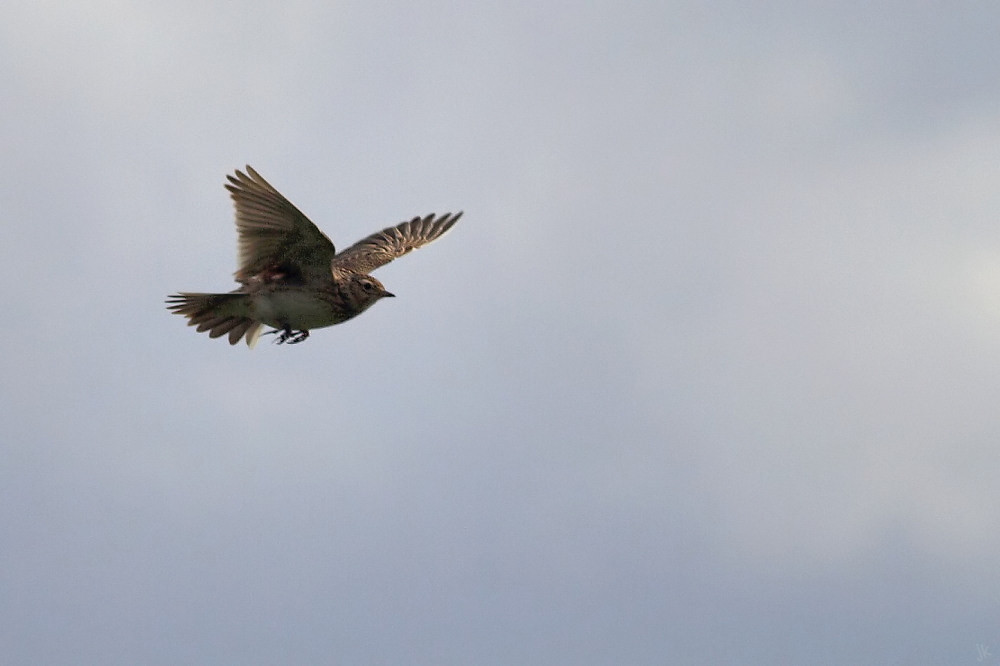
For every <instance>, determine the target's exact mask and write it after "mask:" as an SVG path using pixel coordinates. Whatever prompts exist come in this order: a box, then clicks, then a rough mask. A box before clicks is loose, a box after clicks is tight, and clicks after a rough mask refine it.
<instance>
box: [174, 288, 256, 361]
mask: <svg viewBox="0 0 1000 666" xmlns="http://www.w3.org/2000/svg"><path fill="white" fill-rule="evenodd" d="M167 309H168V310H170V311H171V312H173V313H174V314H179V315H184V316H185V317H187V318H188V326H197V327H198V332H199V333H201V332H203V331H208V337H210V338H217V337H219V336H222V335H225V334H227V333H228V334H229V344H231V345H235V344H236V343H237V342H239V341H240V338H242V337H243V336H244V335H245V336H246V340H247V346H248V347H250V348H251V349H253V347H254V345H256V344H257V338H259V337H260V329H261V327H262V326H263V324H262V323H261V322H259V321H257V320H256V319H253V318H252V317H251V316H250V298H249V296H247V294H238V293H235V294H193V293H187V292H181V293H179V294H174V295H172V296H170V297H168V298H167Z"/></svg>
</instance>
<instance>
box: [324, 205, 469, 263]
mask: <svg viewBox="0 0 1000 666" xmlns="http://www.w3.org/2000/svg"><path fill="white" fill-rule="evenodd" d="M461 217H462V213H461V212H459V213H456V214H455V215H452V214H451V213H446V214H444V215H442V216H441V217H438V218H435V216H434V214H431V215H428V216H426V217H423V218H421V217H415V218H413V219H412V220H410V221H408V222H403V223H401V224H397V225H396V226H394V227H387V228H385V229H383V230H382V231H379V232H377V233H374V234H372V235H371V236H368V237H367V238H364V239H362V240H360V241H358V242H357V243H355V244H354V245H352V246H351V247H349V248H347V249H346V250H343V251H342V252H340V254H338V255H336V256H335V257H334V259H333V267H334V269H338V268H339V269H342V270H345V271H349V272H355V273H371V272H372V271H373V270H375V269H376V268H379V267H380V266H384V265H386V264H387V263H389V262H390V261H392V260H393V259H397V258H399V257H402V256H403V255H404V254H407V253H408V252H412V251H413V250H416V249H417V248H419V247H423V246H424V245H427V244H428V243H431V242H433V241H435V240H437V239H438V238H441V236H443V235H444V234H445V233H446V232H447V231H448V230H449V229H451V228H452V227H453V226H454V225H455V223H456V222H458V220H459V218H461Z"/></svg>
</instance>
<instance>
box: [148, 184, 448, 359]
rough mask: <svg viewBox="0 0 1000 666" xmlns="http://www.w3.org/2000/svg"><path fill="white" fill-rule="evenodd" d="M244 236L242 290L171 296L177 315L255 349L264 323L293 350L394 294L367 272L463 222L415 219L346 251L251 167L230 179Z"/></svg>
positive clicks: (212, 333) (238, 275) (239, 272)
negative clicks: (293, 346) (314, 332)
mask: <svg viewBox="0 0 1000 666" xmlns="http://www.w3.org/2000/svg"><path fill="white" fill-rule="evenodd" d="M228 179H229V184H227V185H226V189H227V190H229V192H230V195H231V196H232V198H233V203H234V204H235V205H236V228H237V231H238V232H239V268H238V269H237V271H236V273H235V274H234V277H235V278H236V281H237V282H239V283H240V286H239V287H238V288H237V289H235V290H234V291H232V292H230V293H228V294H202V293H190V292H181V293H178V294H174V295H172V296H170V297H168V298H167V307H168V309H170V310H171V311H172V312H173V313H175V314H179V315H184V316H185V317H187V318H188V325H189V326H197V327H198V329H197V330H198V331H199V332H202V331H208V335H209V337H213V338H217V337H220V336H223V335H228V337H229V343H230V344H233V345H235V344H236V343H237V342H239V341H240V339H241V338H244V337H245V338H246V341H247V345H249V346H250V347H253V346H254V345H255V344H256V343H257V339H258V338H259V337H260V335H261V328H262V327H263V326H264V325H267V326H271V327H273V328H274V330H273V331H269V333H278V334H279V335H278V339H277V342H278V343H279V344H280V343H283V342H288V343H289V344H294V343H296V342H302V341H303V340H305V339H306V338H307V337H309V331H310V330H311V329H314V328H323V327H325V326H333V325H334V324H339V323H341V322H344V321H347V320H348V319H350V318H352V317H355V316H357V315H359V314H361V313H362V312H364V311H365V310H367V309H368V308H369V307H371V306H372V305H373V304H374V303H375V302H376V301H378V300H379V299H381V298H385V297H389V296H392V295H393V294H390V293H389V292H388V291H386V289H385V287H384V286H382V283H381V282H379V281H378V280H376V279H375V278H374V277H372V276H371V275H368V273H370V272H372V271H374V270H375V269H376V268H379V267H380V266H384V265H385V264H387V263H389V262H390V261H392V260H393V259H396V258H397V257H401V256H403V255H404V254H406V253H408V252H410V251H412V250H415V249H417V248H419V247H422V246H424V245H427V244H428V243H430V242H432V241H434V240H437V239H438V238H440V237H441V236H442V235H444V233H445V232H447V231H448V230H449V229H451V227H452V226H453V225H454V224H455V223H456V222H458V220H459V218H460V217H462V213H461V212H459V213H457V214H455V215H452V214H451V213H447V214H445V215H442V216H441V217H435V216H434V215H433V214H431V215H428V216H426V217H423V218H420V217H415V218H413V219H412V220H410V221H408V222H402V223H400V224H397V225H396V226H394V227H388V228H386V229H383V230H382V231H379V232H377V233H374V234H372V235H371V236H368V237H367V238H365V239H363V240H360V241H358V242H357V243H355V244H354V245H352V246H351V247H349V248H347V249H346V250H343V251H342V252H340V253H337V251H336V250H335V249H334V245H333V243H332V242H331V241H330V239H329V238H327V237H326V235H324V234H323V232H322V231H320V230H319V229H318V228H317V227H316V225H315V224H313V223H312V222H310V221H309V218H307V217H306V216H305V215H303V214H302V212H301V211H299V209H298V208H296V207H295V206H293V205H292V203H291V202H290V201H288V199H286V198H285V197H283V196H282V195H281V194H280V193H279V192H278V191H277V190H276V189H274V188H273V187H272V186H271V185H270V184H269V183H268V182H267V181H266V180H264V179H263V178H261V176H260V174H258V173H257V172H256V171H254V170H253V169H252V168H250V166H247V168H246V173H243V172H242V171H239V170H237V171H236V175H234V176H228Z"/></svg>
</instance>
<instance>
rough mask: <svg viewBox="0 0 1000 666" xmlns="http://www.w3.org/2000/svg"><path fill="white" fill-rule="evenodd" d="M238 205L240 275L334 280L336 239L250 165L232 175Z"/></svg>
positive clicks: (246, 277) (231, 186)
mask: <svg viewBox="0 0 1000 666" xmlns="http://www.w3.org/2000/svg"><path fill="white" fill-rule="evenodd" d="M227 178H228V180H229V184H227V185H226V189H227V190H229V193H230V195H231V196H232V198H233V203H234V204H235V206H236V228H237V230H238V231H239V264H240V265H239V269H238V270H237V271H236V273H235V276H236V279H237V280H238V281H240V282H244V283H246V282H248V281H250V280H252V279H253V278H255V277H260V276H262V275H264V276H266V277H267V278H268V279H273V278H274V277H275V276H279V275H280V276H281V277H283V278H286V279H289V280H302V281H308V280H316V279H320V280H322V279H325V280H329V279H330V261H331V260H332V259H333V257H334V255H335V254H336V250H335V249H334V246H333V242H332V241H331V240H330V239H329V238H327V237H326V235H325V234H324V233H323V232H322V231H320V230H319V229H318V228H317V227H316V225H315V224H313V223H312V222H311V221H310V220H309V218H308V217H306V216H305V215H303V214H302V212H301V211H300V210H299V209H298V208H296V207H295V206H293V205H292V203H291V202H290V201H289V200H288V199H286V198H285V197H283V196H282V195H281V193H280V192H278V190H276V189H274V188H273V187H272V186H271V184H270V183H268V182H267V181H266V180H264V179H263V178H262V177H261V175H260V174H259V173H257V172H256V171H254V169H253V168H252V167H250V166H249V165H247V168H246V173H243V172H242V171H239V170H237V171H236V174H235V175H233V176H227Z"/></svg>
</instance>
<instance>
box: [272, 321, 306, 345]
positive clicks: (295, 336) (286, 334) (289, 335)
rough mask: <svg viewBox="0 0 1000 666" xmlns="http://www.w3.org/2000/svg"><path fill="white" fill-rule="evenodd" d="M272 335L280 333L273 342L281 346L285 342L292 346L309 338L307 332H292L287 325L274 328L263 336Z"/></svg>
mask: <svg viewBox="0 0 1000 666" xmlns="http://www.w3.org/2000/svg"><path fill="white" fill-rule="evenodd" d="M272 333H281V335H279V336H278V337H277V338H276V339H275V341H274V342H275V343H276V344H279V345H283V344H285V343H286V342H287V343H288V344H290V345H294V344H297V343H299V342H302V341H303V340H305V339H306V338H308V337H309V331H293V330H292V327H291V326H289V325H288V324H285V326H284V328H276V329H274V330H273V331H268V332H266V333H264V335H271V334H272Z"/></svg>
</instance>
